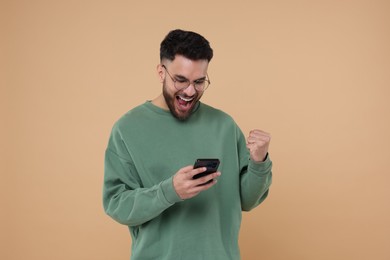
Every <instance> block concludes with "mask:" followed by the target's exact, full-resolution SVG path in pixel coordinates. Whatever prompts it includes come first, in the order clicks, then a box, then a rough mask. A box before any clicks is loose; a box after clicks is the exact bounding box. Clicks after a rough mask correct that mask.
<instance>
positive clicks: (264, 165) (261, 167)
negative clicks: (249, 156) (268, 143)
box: [248, 154, 272, 176]
mask: <svg viewBox="0 0 390 260" xmlns="http://www.w3.org/2000/svg"><path fill="white" fill-rule="evenodd" d="M271 168H272V161H271V160H270V158H269V155H268V154H267V157H266V158H265V160H264V161H263V162H260V163H256V162H254V161H251V160H249V165H248V169H249V170H250V171H251V172H253V173H255V174H256V175H258V176H261V175H264V174H267V173H270V172H271Z"/></svg>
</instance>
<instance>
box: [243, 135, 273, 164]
mask: <svg viewBox="0 0 390 260" xmlns="http://www.w3.org/2000/svg"><path fill="white" fill-rule="evenodd" d="M270 141H271V135H270V134H269V133H266V132H264V131H262V130H258V129H255V130H252V131H250V132H249V136H248V138H247V143H246V147H247V148H248V149H249V153H250V156H251V160H252V161H254V162H263V161H264V160H265V158H266V156H267V153H268V147H269V142H270Z"/></svg>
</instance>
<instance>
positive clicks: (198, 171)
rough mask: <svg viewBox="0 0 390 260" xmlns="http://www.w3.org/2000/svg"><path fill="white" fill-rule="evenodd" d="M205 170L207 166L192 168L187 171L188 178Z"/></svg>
mask: <svg viewBox="0 0 390 260" xmlns="http://www.w3.org/2000/svg"><path fill="white" fill-rule="evenodd" d="M205 171H207V167H199V168H196V169H192V170H191V171H189V172H188V176H189V177H190V178H192V177H194V176H195V175H197V174H199V173H202V172H205Z"/></svg>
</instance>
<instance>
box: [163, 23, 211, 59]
mask: <svg viewBox="0 0 390 260" xmlns="http://www.w3.org/2000/svg"><path fill="white" fill-rule="evenodd" d="M176 54H179V55H183V56H184V57H186V58H188V59H190V60H207V61H210V60H211V59H212V58H213V49H211V47H210V44H209V42H208V41H207V40H206V39H205V38H204V37H203V36H202V35H200V34H198V33H195V32H191V31H183V30H179V29H177V30H173V31H170V32H169V33H168V35H167V36H165V38H164V40H163V41H162V42H161V45H160V61H162V60H163V59H168V60H171V61H172V60H174V59H175V56H176Z"/></svg>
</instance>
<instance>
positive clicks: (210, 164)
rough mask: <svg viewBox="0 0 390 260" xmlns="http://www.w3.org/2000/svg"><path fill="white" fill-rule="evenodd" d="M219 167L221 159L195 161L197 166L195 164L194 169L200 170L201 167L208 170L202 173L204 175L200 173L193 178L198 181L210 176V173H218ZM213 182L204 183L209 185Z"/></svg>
mask: <svg viewBox="0 0 390 260" xmlns="http://www.w3.org/2000/svg"><path fill="white" fill-rule="evenodd" d="M218 166H219V159H210V158H209V159H197V160H196V161H195V164H194V169H196V168H200V167H206V168H207V170H206V171H204V172H202V173H199V174H197V175H194V176H193V177H192V178H193V179H198V178H201V177H203V176H206V175H209V174H210V173H213V172H216V171H217V170H218ZM211 181H212V180H210V181H208V182H206V183H204V184H207V183H210V182H211Z"/></svg>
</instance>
